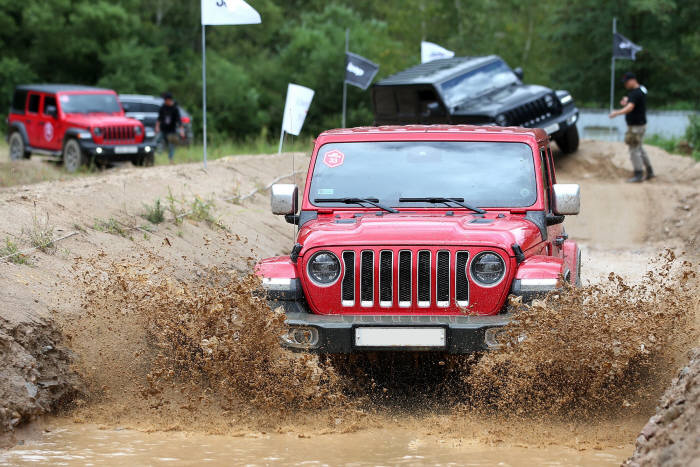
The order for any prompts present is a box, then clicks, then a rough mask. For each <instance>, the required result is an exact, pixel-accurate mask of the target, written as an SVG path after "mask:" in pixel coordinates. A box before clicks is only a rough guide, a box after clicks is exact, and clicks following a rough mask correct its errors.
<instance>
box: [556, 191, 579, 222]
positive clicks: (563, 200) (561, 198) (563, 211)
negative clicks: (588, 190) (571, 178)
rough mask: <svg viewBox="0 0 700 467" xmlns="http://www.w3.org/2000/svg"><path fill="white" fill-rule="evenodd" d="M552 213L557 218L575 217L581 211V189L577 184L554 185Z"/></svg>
mask: <svg viewBox="0 0 700 467" xmlns="http://www.w3.org/2000/svg"><path fill="white" fill-rule="evenodd" d="M552 188H553V190H554V204H553V206H552V211H554V214H556V215H558V216H569V215H576V214H578V213H579V211H580V210H581V187H580V186H579V185H577V184H573V183H569V184H565V183H555V184H554V186H552Z"/></svg>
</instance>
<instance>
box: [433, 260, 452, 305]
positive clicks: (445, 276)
mask: <svg viewBox="0 0 700 467" xmlns="http://www.w3.org/2000/svg"><path fill="white" fill-rule="evenodd" d="M435 282H436V285H435V289H436V290H435V301H436V302H437V305H438V306H442V307H446V306H449V304H450V253H449V252H448V251H438V253H437V279H436V281H435Z"/></svg>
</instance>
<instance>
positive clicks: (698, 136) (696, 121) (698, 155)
mask: <svg viewBox="0 0 700 467" xmlns="http://www.w3.org/2000/svg"><path fill="white" fill-rule="evenodd" d="M688 120H689V124H688V127H687V128H686V129H685V139H686V141H687V142H688V146H689V149H690V151H692V154H693V158H695V160H696V161H700V115H690V116H689V117H688Z"/></svg>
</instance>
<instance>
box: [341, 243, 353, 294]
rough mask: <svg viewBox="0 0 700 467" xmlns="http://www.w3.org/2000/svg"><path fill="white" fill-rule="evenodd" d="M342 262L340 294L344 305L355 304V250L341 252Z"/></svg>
mask: <svg viewBox="0 0 700 467" xmlns="http://www.w3.org/2000/svg"><path fill="white" fill-rule="evenodd" d="M343 264H344V267H345V275H344V276H343V283H342V289H343V291H342V296H343V305H344V306H354V305H355V252H354V251H345V252H343Z"/></svg>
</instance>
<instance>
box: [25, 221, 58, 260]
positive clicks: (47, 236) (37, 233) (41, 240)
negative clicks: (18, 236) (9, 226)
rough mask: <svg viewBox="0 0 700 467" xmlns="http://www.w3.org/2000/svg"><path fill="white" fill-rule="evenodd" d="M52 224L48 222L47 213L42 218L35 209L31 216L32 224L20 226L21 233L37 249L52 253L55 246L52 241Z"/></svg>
mask: <svg viewBox="0 0 700 467" xmlns="http://www.w3.org/2000/svg"><path fill="white" fill-rule="evenodd" d="M53 230H54V226H53V225H52V224H51V223H50V222H49V215H48V214H46V217H45V218H44V220H41V219H39V216H38V215H37V213H36V211H35V212H34V215H33V216H32V225H31V226H30V227H25V228H22V234H23V235H25V236H26V237H27V238H28V239H29V243H30V244H31V245H32V246H33V247H34V248H36V249H38V250H39V251H43V252H44V253H53V252H55V251H56V246H55V245H54V243H53Z"/></svg>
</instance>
